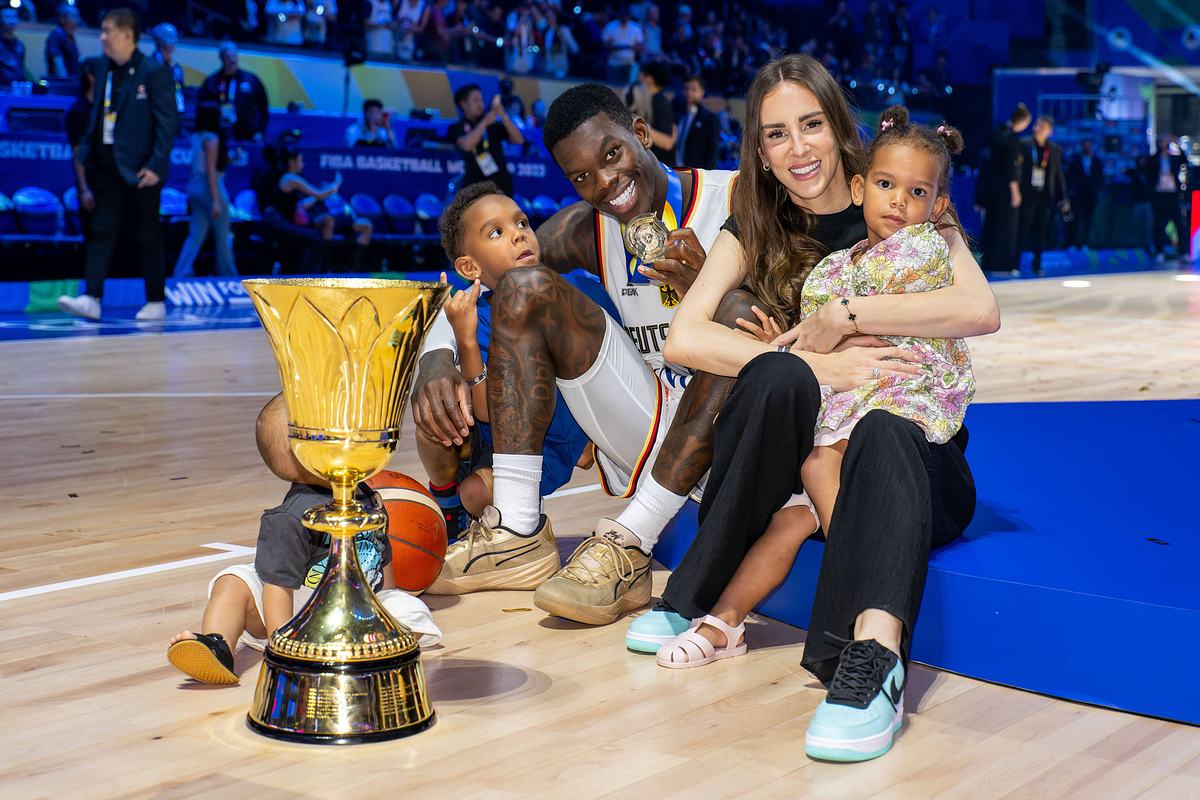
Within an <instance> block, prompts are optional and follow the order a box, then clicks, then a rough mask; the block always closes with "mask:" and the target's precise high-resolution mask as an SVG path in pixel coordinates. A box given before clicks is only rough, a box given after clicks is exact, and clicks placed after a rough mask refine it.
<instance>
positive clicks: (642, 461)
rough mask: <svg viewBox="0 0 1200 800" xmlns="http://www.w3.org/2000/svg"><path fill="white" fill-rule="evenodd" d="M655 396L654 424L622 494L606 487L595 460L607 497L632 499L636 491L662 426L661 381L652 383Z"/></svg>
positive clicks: (598, 464)
mask: <svg viewBox="0 0 1200 800" xmlns="http://www.w3.org/2000/svg"><path fill="white" fill-rule="evenodd" d="M654 385H655V387H656V392H657V396H656V397H655V400H654V422H653V423H651V425H650V431H649V433H647V434H646V442H645V443H644V444H643V445H642V452H641V453H639V454H638V457H637V462H636V463H635V465H634V467H633V475H631V476H630V478H629V485H628V486H626V487H625V490H624V491H623V492H620V493H618V492H615V491H613V490H612V487H610V486H609V485H608V478H606V477H605V476H604V467H603V466H601V465H600V459H596V471H597V472H599V473H600V488H601V489H603V490H604V493H605V494H606V495H608V496H609V497H623V498H628V497H633V493H634V492H635V491H637V486H638V479H639V478H641V477H642V470H644V469H645V468H646V463H647V462H648V461H649V460H650V454H651V453H652V452H653V451H654V445H655V444H656V443H657V442H658V429H659V427H660V426H661V425H662V418H663V400H664V396H663V392H664V391H665V390H664V388H663V385H662V381H659V380H656V381H654Z"/></svg>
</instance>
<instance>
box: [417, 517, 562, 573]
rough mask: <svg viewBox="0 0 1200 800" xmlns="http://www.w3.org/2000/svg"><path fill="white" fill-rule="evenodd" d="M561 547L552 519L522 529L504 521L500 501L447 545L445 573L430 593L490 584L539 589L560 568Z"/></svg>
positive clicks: (544, 518) (545, 519)
mask: <svg viewBox="0 0 1200 800" xmlns="http://www.w3.org/2000/svg"><path fill="white" fill-rule="evenodd" d="M558 565H559V561H558V547H557V546H556V545H555V543H554V531H553V529H552V528H551V527H550V519H549V518H548V517H547V516H546V515H545V514H543V515H542V518H541V521H540V524H539V525H538V528H537V530H535V531H534V532H533V533H530V534H526V535H522V534H518V533H514V532H513V531H511V530H509V529H508V528H505V527H504V526H503V525H501V524H500V511H499V510H498V509H497V508H495V507H494V506H488V507H487V508H485V509H484V510H483V515H482V516H481V517H480V518H479V519H477V520H473V521H472V522H471V527H469V528H468V529H467V533H466V535H465V536H463V538H461V539H459V540H458V541H457V542H455V543H454V544H452V545H451V546H450V547H449V548H448V549H447V550H446V561H445V563H443V564H442V571H441V574H439V575H438V577H437V580H435V581H434V582H433V585H432V586H430V587H429V588H428V589H426V590H425V593H426V594H468V593H469V592H479V591H483V590H485V589H536V588H537V587H538V586H539V585H541V583H542V582H543V581H544V580H546V579H547V578H549V577H550V576H551V575H553V574H554V573H555V572H556V571H557V570H558Z"/></svg>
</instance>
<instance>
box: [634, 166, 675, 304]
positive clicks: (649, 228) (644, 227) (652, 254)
mask: <svg viewBox="0 0 1200 800" xmlns="http://www.w3.org/2000/svg"><path fill="white" fill-rule="evenodd" d="M660 166H662V169H663V171H664V172H665V173H666V174H667V197H666V201H665V202H664V204H663V208H662V218H661V219H660V218H659V217H658V215H656V214H653V213H651V214H639V215H638V216H636V217H634V218H633V219H631V220H630V221H629V224H628V225H622V226H621V235H622V238H623V240H624V243H625V250H626V252H627V253H629V254H630V255H631V256H632V257H631V258H630V259H629V261H628V263H627V264H626V274H627V277H628V280H629V283H631V284H635V283H638V284H648V283H650V279H649V278H647V277H646V276H645V275H643V274H642V273H641V272H639V271H638V268H639V267H641V266H643V265H645V266H650V265H652V264H653V263H654V262H655V261H656V260H658V259H660V258H662V255H663V253H664V252H665V251H666V249H667V235H668V233H669V232H670V231H673V230H675V229H677V228H678V227H679V222H680V219H681V214H682V209H683V185H682V183H681V182H680V180H679V175H677V174H676V173H675V170H673V169H671V168H670V167H668V166H666V165H665V164H660ZM658 291H659V301H660V302H661V303H662V304H663V305H664V306H665V307H667V308H674V307H675V306H677V305H679V295H678V293H677V292H676V291H675V290H674V289H672V288H671V287H670V286H667V285H665V284H664V285H661V286H659V287H658Z"/></svg>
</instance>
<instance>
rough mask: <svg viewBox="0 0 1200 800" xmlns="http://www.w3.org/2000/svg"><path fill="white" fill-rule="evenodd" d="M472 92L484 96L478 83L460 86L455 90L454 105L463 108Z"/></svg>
mask: <svg viewBox="0 0 1200 800" xmlns="http://www.w3.org/2000/svg"><path fill="white" fill-rule="evenodd" d="M471 92H479V93H480V94H483V89H480V88H479V84H478V83H468V84H467V85H466V86H460V87H458V88H457V89H455V90H454V105H456V106H462V104H463V103H465V102H466V101H467V97H468V96H470V94H471Z"/></svg>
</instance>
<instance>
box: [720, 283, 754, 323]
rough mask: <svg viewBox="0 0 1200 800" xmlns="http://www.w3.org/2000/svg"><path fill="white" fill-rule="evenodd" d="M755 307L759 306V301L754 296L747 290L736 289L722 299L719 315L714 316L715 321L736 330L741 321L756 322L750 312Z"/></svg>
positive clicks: (752, 313)
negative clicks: (738, 322)
mask: <svg viewBox="0 0 1200 800" xmlns="http://www.w3.org/2000/svg"><path fill="white" fill-rule="evenodd" d="M753 305H758V299H757V298H755V296H754V295H753V294H751V293H750V292H748V291H746V290H745V289H734V290H733V291H732V292H729V293H728V294H726V295H725V296H724V297H723V298H721V302H720V304H719V305H718V306H717V313H716V314H714V315H713V321H714V322H719V323H721V324H722V325H724V326H725V327H727V328H734V329H736V328H737V321H738V320H739V319H744V320H749V321H751V322H754V321H755V320H756V319H757V318H756V317H755V316H754V312H753V311H751V310H750V307H751V306H753Z"/></svg>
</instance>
